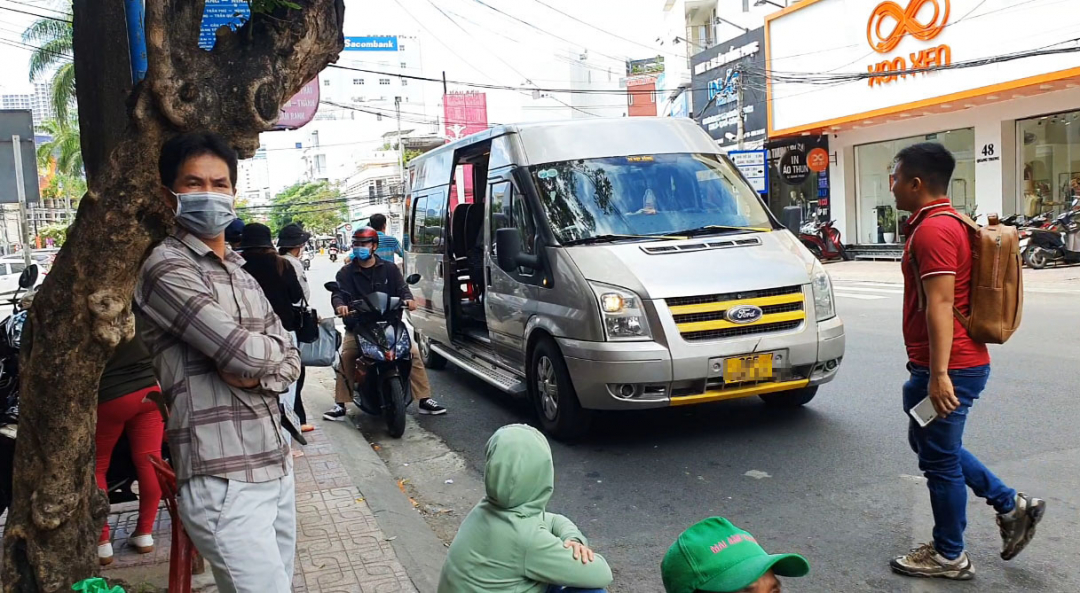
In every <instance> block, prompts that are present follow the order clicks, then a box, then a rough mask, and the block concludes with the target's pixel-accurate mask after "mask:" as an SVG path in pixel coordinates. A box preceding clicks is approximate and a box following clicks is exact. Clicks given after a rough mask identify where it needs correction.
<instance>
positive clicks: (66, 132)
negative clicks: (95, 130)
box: [37, 117, 83, 177]
mask: <svg viewBox="0 0 1080 593" xmlns="http://www.w3.org/2000/svg"><path fill="white" fill-rule="evenodd" d="M38 129H39V130H41V131H42V132H44V133H46V134H48V135H49V136H51V137H52V140H51V141H49V142H46V143H44V144H42V145H40V146H38V150H37V159H38V166H39V167H40V168H42V169H47V168H48V167H49V162H50V161H51V160H52V159H56V170H57V171H58V172H60V173H62V174H64V175H70V176H71V177H82V176H83V158H82V146H81V144H80V143H79V118H77V117H69V119H68V121H67V122H62V121H60V120H59V119H50V120H47V121H45V122H42V123H41V125H39V126H38Z"/></svg>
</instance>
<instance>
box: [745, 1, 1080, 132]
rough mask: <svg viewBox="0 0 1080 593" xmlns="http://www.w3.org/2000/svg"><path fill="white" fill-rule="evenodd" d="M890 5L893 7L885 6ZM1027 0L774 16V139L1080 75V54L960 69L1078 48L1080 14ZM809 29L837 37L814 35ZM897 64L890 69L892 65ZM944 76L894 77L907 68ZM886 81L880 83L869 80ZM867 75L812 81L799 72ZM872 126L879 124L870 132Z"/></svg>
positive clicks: (819, 5)
mask: <svg viewBox="0 0 1080 593" xmlns="http://www.w3.org/2000/svg"><path fill="white" fill-rule="evenodd" d="M883 7H884V8H883ZM1064 8H1065V5H1064V4H1061V3H1059V2H1052V1H1051V2H1046V1H1034V2H1032V1H1024V2H1018V0H895V1H894V0H886V1H885V2H882V1H881V0H805V1H804V2H802V3H800V4H797V5H794V6H793V7H792V8H790V9H788V10H786V11H779V12H777V13H774V14H772V15H770V16H768V17H766V24H765V28H766V39H767V42H766V53H767V63H768V69H769V70H770V71H774V72H783V73H784V74H785V75H784V76H776V77H770V79H769V80H768V85H769V96H770V103H769V111H770V119H769V129H770V134H769V135H770V136H778V135H788V134H796V133H801V132H806V131H814V130H820V129H823V128H825V127H827V126H830V125H835V124H839V123H852V122H861V121H864V120H869V121H870V123H873V118H874V117H880V116H884V115H889V114H892V113H896V112H898V111H902V110H907V109H913V108H916V107H918V108H925V107H929V106H933V105H939V104H940V105H944V104H947V103H949V102H950V101H962V100H967V99H970V98H971V97H975V96H980V95H986V94H993V93H999V92H1006V91H1008V90H1011V89H1016V88H1021V87H1023V86H1029V85H1038V84H1042V83H1045V82H1048V81H1053V80H1059V79H1062V78H1068V77H1072V76H1078V75H1080V67H1078V66H1080V58H1078V56H1080V54H1075V53H1060V54H1048V55H1039V56H1035V57H1027V58H1024V59H1018V60H1011V61H996V62H995V63H991V64H988V65H979V66H974V67H956V66H957V65H958V64H961V63H968V62H975V61H979V60H986V59H987V58H999V57H1001V56H1003V55H1005V54H1009V53H1013V52H1019V51H1028V50H1033V49H1038V48H1045V49H1054V48H1068V47H1077V43H1076V42H1074V41H1072V40H1073V39H1075V38H1076V37H1077V31H1080V10H1068V9H1064ZM806 31H827V32H828V34H827V35H813V36H808V35H806V34H805V32H806ZM886 62H887V63H888V64H887V65H884V64H885V63H886ZM948 63H951V64H952V65H953V68H951V69H948V70H943V71H940V72H933V71H931V72H927V73H919V74H913V75H912V74H909V75H907V76H900V75H895V76H894V75H890V73H891V72H896V71H898V70H901V69H907V70H910V69H913V68H920V67H922V68H931V69H933V68H934V67H936V66H941V65H945V64H948ZM872 72H878V73H880V74H881V75H882V77H881V78H878V79H877V80H881V82H880V83H874V84H871V83H870V82H869V81H868V78H867V76H868V74H869V73H872ZM799 73H803V74H808V73H829V74H830V75H833V74H835V75H847V76H850V75H860V78H858V79H853V80H836V79H833V80H832V81H829V80H828V79H825V81H824V82H823V80H822V77H821V76H819V77H817V79H816V80H809V79H807V77H806V76H802V77H800V76H799V75H798V74H799ZM867 125H869V124H867Z"/></svg>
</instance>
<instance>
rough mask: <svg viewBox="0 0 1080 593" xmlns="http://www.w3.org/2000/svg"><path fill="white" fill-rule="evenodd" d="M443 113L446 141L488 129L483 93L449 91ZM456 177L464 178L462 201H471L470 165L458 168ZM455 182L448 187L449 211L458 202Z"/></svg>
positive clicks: (485, 97)
mask: <svg viewBox="0 0 1080 593" xmlns="http://www.w3.org/2000/svg"><path fill="white" fill-rule="evenodd" d="M443 115H444V120H445V122H446V124H445V125H446V128H445V131H446V141H447V142H453V141H455V140H460V139H461V138H464V137H465V136H468V135H469V134H475V133H477V132H483V131H484V130H486V129H488V120H487V95H486V94H484V93H450V94H447V95H443ZM456 177H457V178H462V179H464V183H463V187H464V189H465V191H464V198H465V199H464V202H465V203H467V204H471V203H472V201H473V179H472V166H471V165H465V166H462V167H459V168H458V172H457V176H456ZM456 185H457V184H456V183H455V186H454V187H451V188H450V211H451V212H453V209H454V206H457V204H458V194H457V187H456Z"/></svg>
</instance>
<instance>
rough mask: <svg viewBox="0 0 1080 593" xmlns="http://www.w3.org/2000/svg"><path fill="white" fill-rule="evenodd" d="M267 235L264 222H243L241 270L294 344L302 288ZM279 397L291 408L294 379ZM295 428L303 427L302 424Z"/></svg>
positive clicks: (289, 266)
mask: <svg viewBox="0 0 1080 593" xmlns="http://www.w3.org/2000/svg"><path fill="white" fill-rule="evenodd" d="M270 237H271V235H270V228H269V227H267V226H266V225H264V224H259V223H257V222H252V223H249V224H247V225H245V226H244V236H243V239H242V240H241V242H240V248H241V250H242V252H241V255H243V256H244V260H245V261H246V262H247V263H245V264H244V270H246V271H247V273H248V274H251V276H252V277H253V278H255V281H256V282H258V283H259V286H261V287H262V290H263V294H265V295H266V300H268V301H270V306H271V307H273V309H274V313H277V316H278V317H279V318H280V319H281V326H282V327H283V328H285V331H287V332H289V333H290V334H292V337H293V344H294V345H295V344H296V330H297V326H298V324H299V315H298V314H297V309H296V308H295V307H294V306H293V305H294V304H296V303H299V302H300V301H302V300H303V299H304V289H303V287H301V285H300V280H299V278H297V277H296V270H295V269H294V268H293V266H292V264H290V263H289V261H288V260H287V259H285V258H284V257H282V256H280V255H278V252H277V249H275V248H274V242H273V241H272V240H271V238H270ZM279 399H280V401H281V404H282V406H288V408H289V409H290V410H291V409H293V407H294V404H295V399H296V383H293V384H292V385H290V386H289V390H288V391H287V392H285V393H283V394H281V397H280V398H279ZM296 428H297V429H299V430H303V428H302V427H296ZM295 455H300V453H295Z"/></svg>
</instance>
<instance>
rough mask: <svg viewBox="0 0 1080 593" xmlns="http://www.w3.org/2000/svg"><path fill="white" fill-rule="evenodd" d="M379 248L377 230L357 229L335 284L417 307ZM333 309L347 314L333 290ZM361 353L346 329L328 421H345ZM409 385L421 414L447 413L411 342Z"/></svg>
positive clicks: (345, 305)
mask: <svg viewBox="0 0 1080 593" xmlns="http://www.w3.org/2000/svg"><path fill="white" fill-rule="evenodd" d="M378 247H379V233H378V232H377V231H376V230H375V229H373V228H371V227H364V228H361V229H358V230H357V231H356V232H355V233H353V236H352V251H351V252H350V254H349V255H350V258H349V262H348V263H347V264H345V265H344V266H342V268H341V270H339V271H338V273H337V278H336V280H337V283H338V286H340V287H341V289H342V290H343V291H345V292H347V293H349V294H350V295H352V296H353V298H359V297H361V296H363V295H367V294H370V293H373V292H384V293H386V294H389V295H396V296H398V297H400V298H401V299H402V300H403V301H405V305H406V306H407V307H408V308H409V310H410V311H415V310H416V300H415V299H414V298H413V295H412V292H411V291H410V290H409V285H408V284H406V283H405V279H404V278H402V276H401V270H399V269H398V267H397V266H396V265H394V263H393V262H388V261H386V260H384V259H381V258H379V256H377V255H375V250H376V249H378ZM331 303H332V304H333V306H334V311H335V312H336V313H337V314H338V315H341V316H345V315H348V314H349V303H348V302H347V300H346V298H345V297H344V296H342V294H341V293H335V294H334V295H333V297H332V298H331ZM359 355H360V353H359V351H358V350H357V344H356V337H355V336H354V335H353V334H352V332H349V331H346V332H345V340H344V341H343V342H342V345H341V368H340V369H339V370H338V372H337V382H336V385H335V388H334V401H335V402H336V403H335V405H334V407H333V408H331V409H330V410H329V411H327V412H326V413H324V414H323V418H325V419H327V420H334V421H338V420H344V419H345V414H346V412H345V404H346V403H348V402H350V401H352V392H353V388H354V385H353V384H352V382H353V376H354V371H355V369H356V359H357V357H358V356H359ZM409 384H410V386H411V387H412V396H413V399H414V400H416V402H417V407H418V408H419V410H420V413H421V414H432V415H440V414H445V413H446V408H444V407H442V406H440V405H439V404H438V402H436V401H435V400H434V399H431V384H430V383H428V377H427V370H426V369H425V368H424V363H423V362H422V361H421V360H420V353H419V352H418V351H417V349H416V344H415V343H413V344H412V372H411V373H409Z"/></svg>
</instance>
